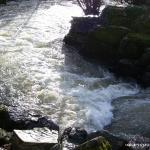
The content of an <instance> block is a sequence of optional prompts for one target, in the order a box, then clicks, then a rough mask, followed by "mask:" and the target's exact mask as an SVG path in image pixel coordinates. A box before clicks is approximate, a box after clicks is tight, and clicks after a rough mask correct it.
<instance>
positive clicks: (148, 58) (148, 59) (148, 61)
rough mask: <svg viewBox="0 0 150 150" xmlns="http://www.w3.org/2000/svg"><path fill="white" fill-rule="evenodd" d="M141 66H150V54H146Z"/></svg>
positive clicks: (142, 58)
mask: <svg viewBox="0 0 150 150" xmlns="http://www.w3.org/2000/svg"><path fill="white" fill-rule="evenodd" d="M140 64H141V66H144V67H147V66H150V52H147V53H144V54H143V55H142V57H141V59H140Z"/></svg>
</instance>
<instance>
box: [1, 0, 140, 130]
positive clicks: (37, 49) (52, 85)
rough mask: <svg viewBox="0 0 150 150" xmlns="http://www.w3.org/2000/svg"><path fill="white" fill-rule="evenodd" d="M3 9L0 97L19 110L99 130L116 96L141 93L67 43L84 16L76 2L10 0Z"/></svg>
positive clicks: (110, 113) (108, 119)
mask: <svg viewBox="0 0 150 150" xmlns="http://www.w3.org/2000/svg"><path fill="white" fill-rule="evenodd" d="M0 12H1V15H0V102H1V103H4V104H6V105H8V106H9V107H13V109H14V108H15V110H17V111H18V114H16V115H21V114H24V113H27V114H28V115H29V116H31V117H34V114H42V115H46V116H48V117H49V118H51V119H52V120H53V121H55V122H56V123H58V124H59V125H60V126H61V127H63V128H64V127H68V126H80V127H84V128H86V129H88V130H89V131H93V130H100V129H103V128H104V126H106V125H109V124H110V123H111V121H112V119H113V117H114V116H113V110H114V107H113V106H112V102H113V100H114V99H118V98H122V97H124V96H134V95H135V94H137V93H138V92H139V90H140V89H139V87H138V86H137V85H136V84H130V83H125V82H123V81H122V80H118V79H117V80H116V78H115V77H114V76H113V75H112V74H111V73H109V72H108V71H107V70H106V69H104V68H102V67H101V66H98V65H94V64H92V63H89V62H87V61H85V60H84V59H83V58H82V57H81V56H79V55H78V54H77V53H75V52H74V51H73V50H71V49H70V50H69V48H67V47H65V46H64V44H63V38H64V36H65V35H66V34H67V33H68V31H69V28H70V21H71V19H72V17H73V16H82V15H83V13H82V10H81V9H80V8H79V7H78V6H77V5H76V4H75V3H73V2H71V1H65V0H62V1H61V2H60V1H51V0H40V1H39V0H28V1H26V0H24V1H21V0H19V1H10V2H8V4H7V6H0Z"/></svg>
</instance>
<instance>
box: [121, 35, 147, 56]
mask: <svg viewBox="0 0 150 150" xmlns="http://www.w3.org/2000/svg"><path fill="white" fill-rule="evenodd" d="M149 46H150V36H149V35H148V34H140V33H129V34H128V35H127V36H126V37H124V38H123V40H122V41H121V44H120V48H119V55H120V57H121V58H127V59H138V58H140V57H141V55H143V53H144V50H145V48H146V47H149Z"/></svg>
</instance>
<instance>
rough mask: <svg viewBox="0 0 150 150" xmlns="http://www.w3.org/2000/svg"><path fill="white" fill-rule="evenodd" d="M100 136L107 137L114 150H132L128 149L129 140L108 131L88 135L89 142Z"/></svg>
mask: <svg viewBox="0 0 150 150" xmlns="http://www.w3.org/2000/svg"><path fill="white" fill-rule="evenodd" d="M98 136H103V137H105V139H106V140H107V141H108V142H109V143H110V145H111V147H112V150H130V149H129V148H128V147H126V144H127V143H128V141H127V140H125V139H123V138H121V137H118V136H115V135H113V134H111V133H109V132H107V131H97V132H92V133H90V134H89V135H88V140H91V139H93V138H95V137H98Z"/></svg>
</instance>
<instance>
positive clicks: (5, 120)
mask: <svg viewBox="0 0 150 150" xmlns="http://www.w3.org/2000/svg"><path fill="white" fill-rule="evenodd" d="M15 113H19V112H15ZM15 113H14V112H13V113H11V111H9V109H8V108H7V107H6V106H5V105H0V128H3V129H5V130H7V131H12V130H13V129H32V128H34V127H47V128H49V129H52V130H57V131H58V130H59V126H58V125H57V124H55V123H54V122H53V121H51V120H50V119H48V118H47V117H41V116H36V117H33V118H32V117H26V116H21V117H20V118H19V117H17V115H14V114H15Z"/></svg>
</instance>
